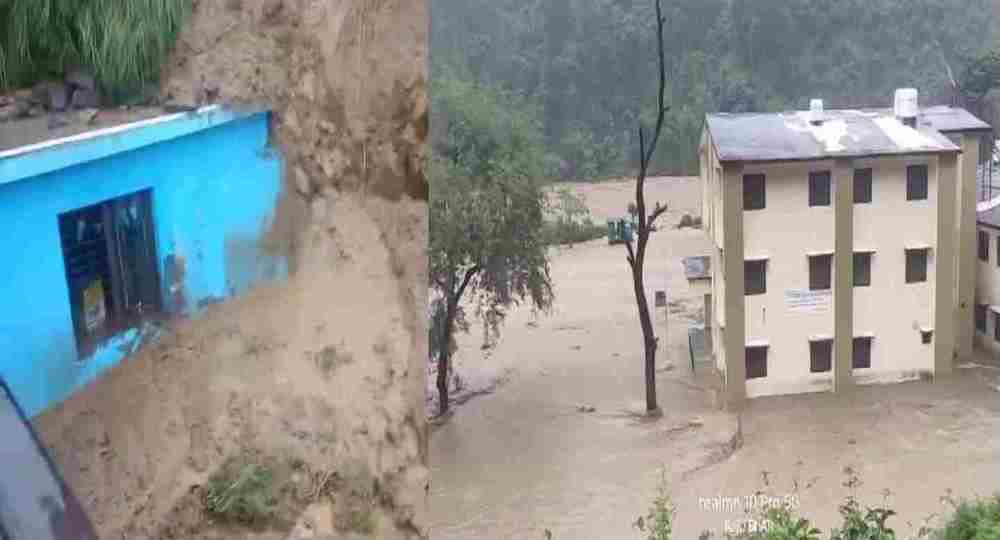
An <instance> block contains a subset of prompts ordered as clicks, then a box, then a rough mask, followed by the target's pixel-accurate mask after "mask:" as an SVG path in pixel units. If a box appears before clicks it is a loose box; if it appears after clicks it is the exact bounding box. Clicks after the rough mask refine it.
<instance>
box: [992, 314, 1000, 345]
mask: <svg viewBox="0 0 1000 540" xmlns="http://www.w3.org/2000/svg"><path fill="white" fill-rule="evenodd" d="M993 339H994V340H996V341H1000V313H997V312H995V311H994V312H993Z"/></svg>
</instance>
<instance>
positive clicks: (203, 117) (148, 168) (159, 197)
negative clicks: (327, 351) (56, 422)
mask: <svg viewBox="0 0 1000 540" xmlns="http://www.w3.org/2000/svg"><path fill="white" fill-rule="evenodd" d="M154 141H155V142H154ZM280 170H281V160H280V157H279V156H278V155H277V154H276V153H275V152H274V151H273V150H271V149H270V148H269V147H268V119H267V114H266V113H259V114H255V115H249V116H238V117H237V116H232V115H230V114H229V113H225V112H222V111H215V112H210V113H204V114H191V115H186V116H182V117H178V118H176V119H173V120H170V121H167V122H160V123H156V124H154V125H149V126H146V127H142V128H141V129H135V130H132V131H125V132H121V133H114V134H111V135H107V136H100V137H93V138H88V139H85V140H80V141H76V142H73V143H69V144H60V145H55V146H51V147H49V148H44V149H40V150H35V151H32V152H28V153H24V154H18V155H9V154H5V155H4V156H2V157H0V246H3V248H4V249H5V250H6V252H7V253H8V257H7V258H6V259H5V260H6V263H5V265H4V266H5V269H4V279H2V280H0V350H3V351H4V354H3V357H2V358H0V375H2V376H3V377H4V378H5V379H6V380H7V382H8V384H9V385H10V386H11V388H12V389H13V390H14V392H15V393H16V394H17V397H18V399H19V400H20V401H21V403H23V405H24V407H25V409H26V411H27V413H28V414H30V415H36V414H37V413H39V412H41V411H42V410H44V409H45V408H47V407H49V406H51V405H53V404H55V403H58V402H60V401H62V400H63V399H65V398H67V397H68V396H69V395H71V394H72V393H73V392H74V391H75V390H76V389H78V388H80V387H81V386H82V385H84V384H86V383H88V382H89V381H91V380H93V379H94V378H95V377H97V376H98V375H99V374H100V373H101V372H103V371H104V370H106V369H108V368H109V367H111V366H113V365H114V364H116V363H118V362H119V361H121V359H122V358H123V357H124V356H125V355H126V351H128V350H129V349H128V346H131V345H136V344H135V343H133V341H135V340H136V339H138V337H139V334H138V332H137V331H136V330H135V329H133V330H131V331H128V332H125V333H123V334H120V335H118V336H116V337H114V338H113V339H111V340H110V341H107V342H105V343H104V344H103V345H102V346H101V347H99V348H98V349H97V351H96V352H94V353H93V354H92V355H90V356H89V357H87V358H82V359H81V358H79V357H78V356H79V355H78V351H77V346H76V340H75V337H74V329H73V322H72V315H71V308H70V299H69V288H68V285H67V278H66V274H65V272H66V268H65V264H64V260H63V254H62V246H61V242H60V234H59V226H58V216H59V214H61V213H64V212H67V211H71V210H74V209H78V208H81V207H84V206H88V205H93V204H96V203H100V202H103V201H106V200H108V199H112V198H115V197H119V196H122V195H126V194H129V193H134V192H136V191H140V190H145V189H151V190H152V195H151V198H152V215H153V221H154V229H155V239H156V241H155V244H156V254H157V264H158V266H159V274H160V283H161V288H162V289H163V290H162V291H161V292H162V296H163V299H164V304H165V308H166V309H167V310H169V311H172V312H183V313H192V312H196V311H197V310H198V308H199V307H200V306H202V305H204V304H205V303H207V302H211V301H214V300H218V299H222V298H226V297H228V296H231V295H233V294H238V293H240V292H242V291H244V290H246V289H247V288H249V287H251V286H253V285H254V284H255V283H257V282H259V281H261V280H264V279H271V278H276V279H281V278H283V277H284V275H285V273H286V272H287V268H286V264H285V261H284V260H282V259H280V258H271V257H269V256H267V255H265V254H264V253H263V251H262V250H261V248H260V247H259V241H260V239H261V236H262V234H263V233H264V232H265V230H266V227H267V226H268V220H269V219H270V217H271V212H272V209H273V208H274V206H275V202H276V200H277V197H278V195H279V191H280V188H281V180H280ZM133 350H134V349H133Z"/></svg>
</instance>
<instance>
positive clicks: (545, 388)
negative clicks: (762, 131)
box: [431, 179, 1000, 540]
mask: <svg viewBox="0 0 1000 540" xmlns="http://www.w3.org/2000/svg"><path fill="white" fill-rule="evenodd" d="M577 188H578V190H579V191H580V192H583V193H585V194H586V196H587V198H588V204H589V206H590V207H591V208H592V209H593V212H594V213H595V215H596V216H597V217H598V218H601V219H603V218H605V217H611V216H614V215H617V214H619V211H618V209H624V208H625V204H626V201H627V200H628V198H629V196H630V192H631V185H630V184H613V183H612V184H598V185H593V184H585V185H579V186H577ZM647 197H649V198H652V199H654V200H656V199H659V200H663V201H666V202H668V203H669V204H670V206H671V211H670V212H669V213H668V214H667V215H666V216H665V219H664V221H663V224H664V225H670V226H672V225H673V224H676V223H677V222H678V220H679V216H680V214H681V213H682V212H684V211H691V212H692V213H694V214H697V213H698V211H697V209H698V206H699V201H700V199H699V192H698V187H697V183H696V182H695V181H693V180H690V179H657V180H655V181H653V182H651V183H650V185H649V187H648V188H647ZM707 249H708V242H707V240H706V239H705V237H704V236H703V234H702V233H701V231H697V230H691V229H685V230H676V229H673V228H672V227H667V228H664V229H663V230H661V231H660V232H657V233H655V234H654V235H653V237H652V239H651V241H650V245H649V250H650V251H649V254H650V256H649V257H648V258H647V268H646V273H647V283H648V289H649V292H650V294H652V291H653V290H654V289H656V288H662V284H663V283H664V282H665V281H667V282H668V283H669V285H668V287H667V289H668V296H669V298H670V299H671V300H680V301H681V305H683V306H685V310H682V311H681V312H680V313H677V314H675V315H674V316H673V318H671V331H670V332H669V333H668V335H669V337H670V342H671V343H672V351H671V354H670V356H671V357H672V358H673V359H674V362H675V366H676V368H675V369H674V370H672V371H669V372H661V373H660V375H659V377H658V385H659V396H660V401H661V405H662V407H663V409H664V411H665V413H666V417H665V418H664V419H663V420H661V421H659V422H655V423H641V422H636V421H635V419H634V417H631V416H629V415H628V414H626V412H627V411H629V410H637V409H638V408H639V407H641V399H642V377H641V359H640V356H641V353H640V350H641V348H640V331H639V328H638V324H637V316H636V314H635V307H634V305H635V304H634V299H633V298H632V293H631V285H630V283H629V281H628V275H627V269H626V262H625V260H624V253H623V249H622V248H621V247H620V246H615V247H610V246H607V245H606V243H604V242H602V241H595V242H592V243H588V244H585V245H578V246H576V247H574V248H572V249H564V250H561V251H559V252H558V253H557V254H555V256H554V260H553V267H552V272H553V279H554V281H555V286H556V293H557V306H556V312H555V313H554V314H553V315H552V316H550V317H541V318H538V319H534V318H533V317H532V316H531V315H530V314H529V313H523V312H517V313H514V314H512V316H511V318H510V319H509V321H508V324H507V326H506V330H505V333H504V335H503V337H502V340H501V342H500V343H499V345H498V347H497V349H496V350H495V351H493V353H492V354H491V356H490V358H489V359H488V361H483V359H482V352H481V351H480V350H479V345H480V343H481V341H480V339H481V338H479V337H478V336H477V335H475V334H474V335H471V336H466V337H465V338H464V339H463V342H462V343H461V352H460V355H459V356H460V360H459V365H460V366H461V369H463V373H470V375H468V377H469V378H475V377H479V378H483V379H488V378H489V376H490V375H492V374H497V373H508V374H509V382H508V383H507V384H505V385H504V386H502V387H501V388H499V389H498V390H497V391H496V392H495V393H493V394H492V395H488V396H483V397H478V398H476V399H473V400H471V401H470V402H468V403H466V404H465V405H463V406H461V407H459V408H458V410H457V411H456V412H455V413H454V416H453V417H452V418H451V419H450V420H449V421H448V422H447V423H446V424H444V425H443V426H442V427H440V428H438V429H437V430H435V431H434V432H433V434H432V437H431V467H432V485H431V497H432V500H431V522H432V529H433V536H434V538H445V539H460V538H463V539H464V538H485V539H493V538H495V539H501V538H502V539H507V538H529V539H530V538H542V531H543V530H544V529H546V528H547V529H550V530H551V531H552V532H553V534H554V537H555V538H557V539H563V538H573V539H581V540H582V539H619V538H621V539H638V538H640V537H641V536H640V534H639V533H638V532H637V531H635V530H634V529H633V528H632V527H631V524H632V523H633V522H634V520H635V518H636V517H637V516H638V515H639V514H640V513H642V512H643V511H644V510H645V509H646V507H647V505H648V504H649V502H650V500H651V499H652V497H653V494H654V485H655V484H654V479H655V473H656V468H657V467H658V466H660V465H661V464H666V465H668V467H669V470H670V472H671V474H670V477H671V485H672V493H673V498H674V502H675V504H676V505H677V509H678V514H677V528H676V530H677V531H678V535H677V538H683V539H688V538H697V537H698V535H699V533H700V532H701V531H703V530H706V529H707V530H713V531H714V532H715V533H716V534H717V536H716V537H719V535H721V533H722V532H724V529H725V526H726V520H730V523H731V524H735V523H736V522H737V521H738V520H739V519H742V518H744V517H745V516H744V514H743V513H742V512H739V511H735V512H729V513H723V512H718V511H705V510H702V509H700V499H702V498H706V497H712V496H731V497H742V496H749V495H752V494H753V493H754V492H755V491H756V490H758V489H761V488H763V487H764V484H763V482H762V472H763V471H768V472H769V473H770V477H771V478H772V479H774V481H775V482H777V484H776V486H775V487H774V489H773V491H772V493H773V494H775V495H784V494H788V493H790V492H791V490H792V489H793V483H794V481H795V480H798V481H799V483H800V485H801V486H802V489H801V491H800V493H799V494H798V497H799V500H800V502H801V504H802V508H803V510H804V511H805V513H806V514H807V515H809V516H810V517H812V518H814V519H815V520H816V523H817V524H818V525H819V526H820V527H821V528H823V529H827V528H829V527H831V526H832V525H833V524H834V519H835V518H836V507H837V505H838V504H839V503H840V502H841V501H842V500H843V497H844V496H845V495H846V494H847V493H848V491H847V489H846V488H844V487H843V485H842V482H843V481H844V479H845V478H844V474H843V469H844V467H845V466H852V467H854V468H855V469H856V470H858V471H859V474H860V476H861V478H862V481H863V482H864V485H863V486H862V487H861V489H860V491H859V494H860V495H862V496H863V497H865V499H866V500H867V501H870V502H873V503H875V502H879V501H881V500H882V499H881V494H880V492H881V491H882V490H883V489H885V488H890V489H891V490H892V491H893V493H894V495H893V499H891V501H892V505H893V507H894V508H895V509H896V510H898V511H899V512H900V513H901V514H903V515H905V516H914V518H911V522H912V524H911V525H907V524H906V523H905V521H906V520H905V519H897V520H896V521H895V523H894V525H895V526H896V527H897V528H898V529H899V530H900V531H901V532H904V533H905V534H904V536H903V537H906V534H910V533H912V532H915V530H916V528H918V527H919V526H920V525H921V523H920V520H921V519H922V518H923V517H925V516H927V515H928V514H931V513H933V512H939V511H941V510H942V508H941V504H940V500H939V497H940V496H942V495H945V494H946V490H948V489H951V490H953V492H954V493H955V494H959V495H970V494H973V493H988V492H989V491H990V490H991V489H996V482H995V479H996V478H998V477H1000V440H998V439H997V438H996V437H995V434H996V433H998V432H1000V431H998V430H1000V392H997V391H996V390H995V389H994V388H993V386H994V385H996V384H997V382H998V381H997V379H1000V370H993V369H991V368H971V369H960V370H958V373H957V374H956V375H955V376H954V377H953V378H952V380H950V381H945V382H938V383H935V384H929V383H912V384H905V385H895V386H887V387H868V388H862V389H859V390H857V391H856V393H855V394H854V395H852V396H850V397H843V396H834V395H804V396H793V397H779V398H768V399H760V400H755V401H753V402H751V404H750V406H749V407H748V409H747V410H746V411H744V412H743V413H742V414H741V419H742V422H741V424H742V442H743V444H742V447H740V448H739V449H738V450H737V451H736V452H735V453H733V454H732V455H731V456H730V455H729V454H728V453H726V446H725V443H727V442H730V440H731V438H732V436H733V434H734V433H735V426H736V421H735V418H734V417H733V416H731V415H727V414H724V413H720V412H717V411H715V410H714V409H713V408H712V407H711V406H710V403H709V400H708V398H707V396H706V394H705V393H704V392H701V391H699V390H696V389H694V388H693V387H692V385H691V378H690V376H689V373H688V371H687V368H686V367H685V364H686V362H687V358H686V349H685V348H684V346H683V342H681V341H680V340H681V339H682V337H683V333H682V332H680V331H677V330H679V329H680V328H683V327H684V325H686V324H687V322H688V320H690V318H692V317H690V315H692V314H691V313H689V311H690V310H692V309H697V308H698V307H699V304H698V302H697V299H695V298H693V297H691V295H692V293H691V291H690V290H689V289H687V285H686V281H685V280H684V279H683V277H682V275H681V273H680V272H681V266H680V258H681V257H683V256H688V255H698V254H703V253H705V252H707ZM664 276H667V277H664ZM685 300H687V301H685ZM580 403H586V404H590V405H593V406H594V407H595V408H596V411H595V412H593V413H590V414H584V413H579V412H577V411H576V409H575V406H576V405H577V404H580ZM914 471H916V473H914ZM810 482H811V483H812V485H811V487H809V488H808V489H805V486H806V485H807V484H809V483H810Z"/></svg>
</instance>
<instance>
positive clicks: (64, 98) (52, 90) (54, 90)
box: [48, 82, 69, 111]
mask: <svg viewBox="0 0 1000 540" xmlns="http://www.w3.org/2000/svg"><path fill="white" fill-rule="evenodd" d="M48 106H49V108H50V109H52V110H54V111H65V110H66V107H68V106H69V88H67V87H66V85H65V84H62V83H55V82H54V83H50V84H49V102H48Z"/></svg>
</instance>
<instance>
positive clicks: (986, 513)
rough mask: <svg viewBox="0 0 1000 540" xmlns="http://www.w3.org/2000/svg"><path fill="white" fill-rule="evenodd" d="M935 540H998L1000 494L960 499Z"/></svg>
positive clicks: (934, 536)
mask: <svg viewBox="0 0 1000 540" xmlns="http://www.w3.org/2000/svg"><path fill="white" fill-rule="evenodd" d="M954 507H955V513H954V514H953V515H952V516H951V518H950V519H949V520H948V522H947V523H946V524H945V526H944V528H942V529H941V530H940V531H937V532H936V533H934V535H933V536H932V537H933V538H934V539H935V540H1000V494H998V495H994V496H992V497H989V498H981V499H973V500H962V501H959V502H957V503H955V504H954Z"/></svg>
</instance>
